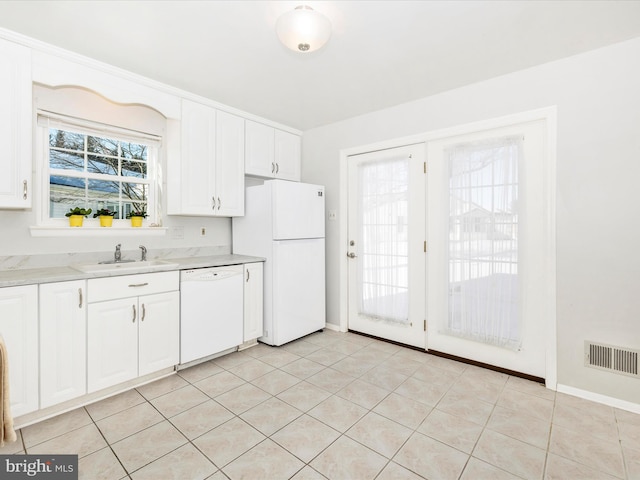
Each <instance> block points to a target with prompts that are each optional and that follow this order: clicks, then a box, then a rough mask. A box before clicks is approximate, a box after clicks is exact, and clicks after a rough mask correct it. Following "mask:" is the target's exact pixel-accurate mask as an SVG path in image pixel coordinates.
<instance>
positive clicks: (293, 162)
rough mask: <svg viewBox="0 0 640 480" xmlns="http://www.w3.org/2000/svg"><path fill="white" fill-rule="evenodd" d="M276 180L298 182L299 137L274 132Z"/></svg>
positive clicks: (287, 133) (277, 131)
mask: <svg viewBox="0 0 640 480" xmlns="http://www.w3.org/2000/svg"><path fill="white" fill-rule="evenodd" d="M275 163H276V178H281V179H283V180H293V181H295V182H299V181H300V137H299V136H298V135H294V134H292V133H289V132H283V131H282V130H277V129H276V131H275Z"/></svg>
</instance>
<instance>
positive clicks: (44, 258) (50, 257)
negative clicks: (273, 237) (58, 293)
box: [0, 245, 231, 270]
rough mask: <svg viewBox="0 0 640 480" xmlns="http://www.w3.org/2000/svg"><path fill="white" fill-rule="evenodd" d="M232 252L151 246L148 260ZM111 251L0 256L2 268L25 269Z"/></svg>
mask: <svg viewBox="0 0 640 480" xmlns="http://www.w3.org/2000/svg"><path fill="white" fill-rule="evenodd" d="M229 253H231V248H230V247H229V246H228V245H222V246H211V247H190V248H164V249H157V250H154V249H153V248H149V250H148V252H147V259H148V260H156V259H159V260H163V259H169V258H186V257H206V256H211V255H226V254H229ZM112 258H113V255H111V254H110V253H109V252H83V253H56V254H46V255H9V256H5V257H1V256H0V270H25V269H31V268H46V267H63V266H67V265H72V264H76V263H92V262H101V261H104V260H111V259H112ZM122 258H123V259H133V260H139V259H140V250H139V249H136V250H122Z"/></svg>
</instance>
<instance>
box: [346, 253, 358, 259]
mask: <svg viewBox="0 0 640 480" xmlns="http://www.w3.org/2000/svg"><path fill="white" fill-rule="evenodd" d="M357 256H358V255H356V254H355V253H353V252H349V253H347V257H349V258H356V257H357Z"/></svg>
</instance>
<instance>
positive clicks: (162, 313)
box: [138, 291, 180, 376]
mask: <svg viewBox="0 0 640 480" xmlns="http://www.w3.org/2000/svg"><path fill="white" fill-rule="evenodd" d="M138 305H139V320H140V321H139V325H138V328H139V340H138V342H139V343H138V345H139V352H140V360H139V371H138V373H139V375H140V376H142V375H146V374H148V373H153V372H157V371H158V370H161V369H163V368H166V367H171V366H173V365H177V364H178V363H179V360H180V293H179V292H177V291H176V292H168V293H159V294H157V295H144V296H142V297H140V298H139V300H138Z"/></svg>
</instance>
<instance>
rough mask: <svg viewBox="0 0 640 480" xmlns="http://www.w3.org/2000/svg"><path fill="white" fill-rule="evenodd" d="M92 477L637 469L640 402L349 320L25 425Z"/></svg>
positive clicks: (434, 478)
mask: <svg viewBox="0 0 640 480" xmlns="http://www.w3.org/2000/svg"><path fill="white" fill-rule="evenodd" d="M0 453H47V454H51V453H59V454H62V453H74V454H78V455H79V457H80V460H79V470H80V478H82V479H91V480H97V479H122V478H127V479H128V478H130V479H133V480H141V479H154V480H158V479H160V480H162V479H167V480H169V479H179V480H185V479H205V478H209V479H214V480H222V479H225V478H230V479H241V478H245V479H252V480H254V479H269V480H277V479H289V478H293V479H297V480H302V479H323V478H328V479H336V480H341V479H358V480H366V479H378V480H391V479H393V480H396V479H420V478H426V479H431V480H440V479H463V480H476V479H492V480H493V479H516V478H524V479H540V478H547V479H562V480H567V479H580V480H583V479H612V478H621V479H629V480H631V479H640V415H636V414H633V413H629V412H626V411H622V410H618V409H614V408H611V407H608V406H604V405H601V404H596V403H592V402H589V401H585V400H582V399H579V398H575V397H571V396H568V395H563V394H560V393H558V394H556V393H555V392H552V391H550V390H547V389H545V388H544V387H542V386H541V385H538V384H536V383H532V382H529V381H526V380H522V379H520V378H516V377H511V376H509V375H505V374H501V373H496V372H493V371H490V370H484V369H481V368H478V367H474V366H469V365H466V364H462V363H458V362H455V361H450V360H446V359H443V358H440V357H435V356H432V355H428V354H426V353H423V352H417V351H415V350H411V349H408V348H403V347H399V346H396V345H392V344H389V343H386V342H381V341H378V340H374V339H371V338H367V337H363V336H360V335H356V334H352V333H337V332H332V331H325V332H321V333H315V334H313V335H310V336H308V337H305V338H304V339H301V340H298V341H295V342H293V343H290V344H288V345H285V346H283V347H280V348H274V347H269V346H266V345H258V346H256V347H252V348H250V349H248V350H245V351H244V352H236V353H232V354H230V355H227V356H224V357H221V358H218V359H215V360H212V361H210V362H206V363H203V364H200V365H198V366H195V367H192V368H189V369H186V370H183V371H180V372H179V373H178V374H177V375H172V376H170V377H168V378H165V379H162V380H159V381H157V382H154V383H151V384H148V385H145V386H142V387H140V388H137V389H134V390H130V391H128V392H126V393H122V394H120V395H117V396H114V397H111V398H109V399H107V400H103V401H101V402H99V403H95V404H92V405H88V406H87V407H85V408H79V409H77V410H74V411H72V412H69V413H66V414H63V415H60V416H58V417H55V418H52V419H50V420H46V421H43V422H41V423H39V424H36V425H32V426H29V427H25V428H23V429H22V430H21V431H20V432H19V440H18V442H16V443H14V444H11V445H9V446H8V447H5V448H4V449H2V450H0Z"/></svg>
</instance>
